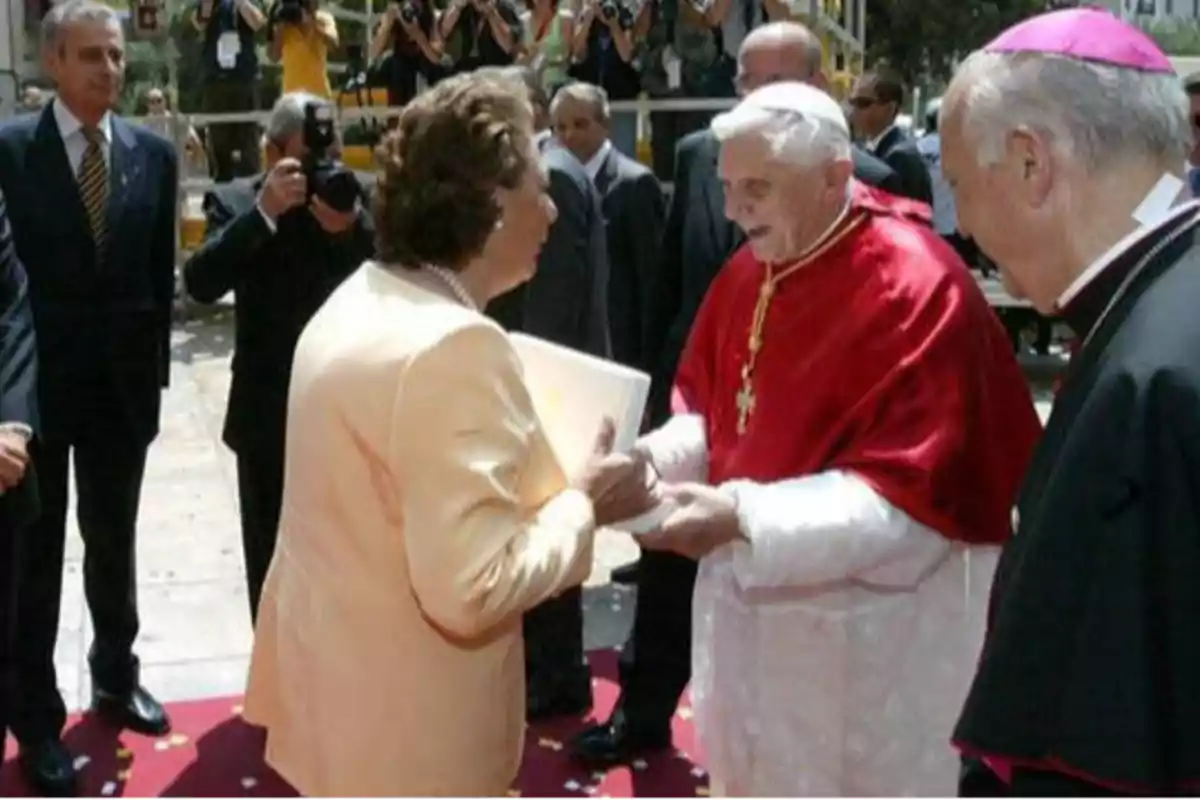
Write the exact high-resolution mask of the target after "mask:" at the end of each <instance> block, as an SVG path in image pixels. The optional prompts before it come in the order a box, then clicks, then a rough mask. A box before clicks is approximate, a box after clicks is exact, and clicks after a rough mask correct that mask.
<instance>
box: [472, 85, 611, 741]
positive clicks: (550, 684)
mask: <svg viewBox="0 0 1200 800" xmlns="http://www.w3.org/2000/svg"><path fill="white" fill-rule="evenodd" d="M492 69H496V70H497V71H498V72H499V73H500V74H503V75H505V76H507V77H509V78H516V79H517V80H520V81H524V83H525V85H526V87H527V88H528V89H529V94H530V97H531V98H532V99H533V105H534V114H535V118H536V121H535V125H536V127H537V130H538V132H539V133H538V146H539V147H540V148H541V151H542V165H543V166H544V167H545V169H546V174H547V176H548V178H549V180H550V198H551V199H552V200H553V201H554V205H555V207H556V208H557V209H558V217H557V219H556V220H555V222H554V224H553V225H552V226H551V227H550V236H549V238H548V239H547V240H546V244H545V245H544V246H543V247H542V252H541V255H540V256H539V257H538V268H537V272H536V273H535V274H534V276H533V278H531V279H530V280H529V282H528V283H526V284H525V285H524V286H521V287H519V288H517V289H515V290H513V291H512V292H509V293H508V294H507V295H504V296H502V297H499V298H497V299H496V300H495V301H493V302H492V304H491V305H489V306H488V314H489V315H491V316H492V317H493V318H494V319H496V320H497V321H499V322H500V324H502V325H504V326H505V328H506V329H508V330H516V331H524V332H525V333H528V334H530V335H533V336H537V337H538V338H541V339H546V340H547V341H551V342H554V343H556V344H560V345H563V346H565V347H570V348H573V349H575V350H579V351H581V352H584V353H590V354H591V355H594V356H599V357H600V358H609V357H611V355H612V343H611V339H610V336H609V326H608V283H609V266H608V253H607V244H606V242H605V234H604V214H603V210H602V207H601V200H600V195H599V194H598V193H597V192H596V187H595V186H593V185H592V181H591V179H590V178H589V177H588V174H587V172H586V171H585V170H584V168H583V166H582V165H581V164H580V163H579V162H578V161H577V160H576V159H575V157H574V156H573V155H571V153H570V152H568V151H567V150H566V149H565V148H563V147H562V146H561V145H560V144H558V143H557V142H555V141H554V140H553V139H552V137H551V135H550V130H549V103H548V100H547V98H546V94H545V92H544V91H543V89H542V87H541V83H540V81H538V79H537V75H536V73H534V71H533V70H532V69H529V68H528V67H515V66H514V67H501V68H492ZM582 602H583V592H582V590H581V589H579V588H575V589H571V590H569V591H567V592H564V593H563V594H561V595H559V596H558V597H555V598H552V599H550V600H547V601H546V602H544V603H542V604H541V605H539V606H538V607H537V608H535V609H533V610H532V611H530V612H529V613H527V614H526V615H525V621H524V628H525V675H526V684H527V691H526V700H525V706H526V715H527V716H528V718H529V719H531V720H537V719H544V718H546V717H553V716H560V715H564V714H577V713H582V712H583V711H586V710H587V709H588V707H590V706H591V700H592V685H591V675H590V672H589V671H588V668H587V661H586V659H585V657H584V652H583V607H582Z"/></svg>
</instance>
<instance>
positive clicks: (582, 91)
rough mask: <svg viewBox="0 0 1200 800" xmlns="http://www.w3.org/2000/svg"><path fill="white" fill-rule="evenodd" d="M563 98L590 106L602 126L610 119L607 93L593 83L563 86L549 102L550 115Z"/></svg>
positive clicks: (610, 113)
mask: <svg viewBox="0 0 1200 800" xmlns="http://www.w3.org/2000/svg"><path fill="white" fill-rule="evenodd" d="M564 97H566V98H569V99H571V100H578V101H579V102H581V103H586V104H587V105H589V106H591V109H592V112H593V113H594V114H595V115H596V119H597V120H599V121H600V123H601V124H603V125H607V124H608V121H609V119H610V118H611V117H612V111H611V109H610V108H609V105H608V92H606V91H604V89H603V88H602V87H600V86H597V85H596V84H594V83H585V82H583V81H577V82H575V83H568V84H567V85H565V86H563V87H562V88H561V89H559V90H558V91H557V92H555V93H554V99H553V100H551V101H550V113H551V114H553V113H554V110H555V109H556V108H558V105H559V103H561V102H562V98H564Z"/></svg>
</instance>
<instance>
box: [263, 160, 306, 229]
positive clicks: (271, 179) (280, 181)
mask: <svg viewBox="0 0 1200 800" xmlns="http://www.w3.org/2000/svg"><path fill="white" fill-rule="evenodd" d="M307 198H308V180H307V179H306V178H305V177H304V170H303V169H302V168H301V166H300V162H299V161H297V160H296V159H294V158H281V159H280V160H279V162H278V163H277V164H276V165H275V166H274V167H272V168H271V172H270V173H269V174H268V175H267V179H266V181H265V182H264V183H263V187H262V191H261V192H260V193H259V195H258V206H259V208H261V209H262V211H263V213H264V214H266V215H267V216H268V217H270V218H271V221H272V222H278V221H279V218H280V217H281V216H282V215H283V214H285V213H286V212H288V211H290V210H292V209H293V208H296V207H297V206H300V205H303V204H304V201H305V200H306V199H307Z"/></svg>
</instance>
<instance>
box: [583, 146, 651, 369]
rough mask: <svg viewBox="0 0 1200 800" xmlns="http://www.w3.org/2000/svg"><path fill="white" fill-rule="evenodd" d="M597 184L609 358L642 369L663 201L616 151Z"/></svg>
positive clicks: (640, 169)
mask: <svg viewBox="0 0 1200 800" xmlns="http://www.w3.org/2000/svg"><path fill="white" fill-rule="evenodd" d="M595 183H596V190H597V191H598V192H599V193H600V197H601V201H602V208H603V210H604V224H605V230H606V232H607V234H608V238H607V242H608V269H609V276H608V326H609V333H610V334H611V335H612V351H613V358H615V359H616V360H617V361H619V362H621V363H622V364H627V365H629V366H632V367H640V366H641V365H642V363H643V361H645V355H644V354H643V352H642V337H643V335H644V332H645V327H646V313H647V310H648V308H649V305H650V293H651V291H652V290H653V288H654V274H655V271H656V270H657V269H658V246H659V242H660V239H661V237H662V228H663V221H664V218H665V216H666V211H667V209H666V198H665V197H664V196H663V190H662V186H661V185H659V182H658V179H657V178H655V177H654V173H653V172H651V171H650V170H649V169H648V168H647V167H646V166H644V165H643V164H641V163H639V162H637V161H634V160H633V159H632V158H630V157H629V156H626V155H625V154H623V153H621V152H620V151H619V150H617V149H616V148H615V147H614V148H610V149H609V151H608V155H607V156H606V157H605V158H604V162H603V163H602V164H601V165H600V171H599V172H598V173H596V181H595Z"/></svg>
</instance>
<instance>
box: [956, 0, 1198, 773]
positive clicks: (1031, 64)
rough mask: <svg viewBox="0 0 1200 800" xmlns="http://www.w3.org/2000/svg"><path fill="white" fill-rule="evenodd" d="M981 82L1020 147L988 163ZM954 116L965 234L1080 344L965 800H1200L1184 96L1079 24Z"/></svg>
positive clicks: (1027, 491) (1012, 545)
mask: <svg viewBox="0 0 1200 800" xmlns="http://www.w3.org/2000/svg"><path fill="white" fill-rule="evenodd" d="M986 81H990V82H992V83H993V85H996V86H999V87H1000V89H1001V92H1000V93H999V94H993V95H991V97H994V98H996V100H995V102H996V103H997V104H998V105H996V107H995V109H994V110H1001V111H1003V112H1005V113H1004V114H1002V116H1003V117H1004V119H1005V122H1004V123H1003V124H1004V125H1006V126H1008V127H1007V128H1005V129H1004V130H993V131H990V132H989V133H990V135H992V136H994V137H1000V138H999V139H997V140H998V141H1000V142H1002V147H1000V148H999V149H998V150H997V149H995V148H993V149H991V154H992V155H997V154H998V158H996V159H991V163H988V161H987V159H986V156H982V157H981V150H984V149H985V148H982V147H981V144H980V143H981V142H982V141H983V139H982V138H981V137H982V136H983V134H979V133H978V131H977V130H972V129H971V127H970V125H969V124H964V123H966V122H967V120H968V118H969V116H970V115H971V114H974V113H977V112H978V111H979V109H978V108H974V109H972V108H971V105H972V103H973V102H974V103H979V102H981V101H980V100H979V98H981V97H987V96H988V95H987V93H986V92H984V93H980V92H973V91H971V89H973V88H975V87H976V86H978V85H979V84H980V83H981V82H986ZM983 102H988V101H983ZM943 108H944V111H943V120H942V126H941V129H942V148H943V150H942V165H943V169H944V170H946V172H947V175H948V177H949V179H950V181H951V182H952V184H957V189H958V193H957V198H956V199H957V201H958V212H959V217H960V223H961V226H962V228H963V232H964V233H965V234H967V235H972V236H974V237H975V238H976V241H978V242H979V244H980V246H981V247H982V248H983V249H984V250H985V251H987V252H988V254H989V255H990V256H991V257H992V258H993V259H994V260H995V261H996V262H997V263H998V265H999V266H1000V267H1001V270H1002V272H1003V273H1004V276H1005V279H1006V282H1007V283H1008V284H1009V285H1010V286H1011V287H1013V288H1014V289H1015V290H1017V291H1018V292H1021V293H1023V294H1025V295H1026V296H1027V297H1028V298H1029V299H1030V300H1031V301H1032V302H1033V303H1034V305H1035V306H1037V307H1038V309H1039V310H1040V311H1042V312H1043V313H1046V312H1057V313H1058V314H1060V315H1061V317H1062V319H1063V320H1065V322H1066V323H1067V324H1068V325H1069V326H1070V327H1071V328H1072V330H1073V331H1074V332H1075V334H1076V335H1077V336H1078V337H1079V339H1080V341H1081V342H1082V347H1081V348H1080V349H1079V351H1078V352H1077V353H1076V355H1075V356H1074V358H1073V359H1072V361H1071V363H1070V365H1069V368H1068V373H1067V375H1066V377H1065V380H1064V382H1063V385H1062V388H1061V390H1060V392H1059V394H1058V396H1057V398H1056V401H1055V405H1054V409H1053V413H1052V414H1051V416H1050V419H1049V422H1048V424H1047V428H1046V430H1045V433H1044V435H1043V439H1042V442H1041V444H1040V447H1039V449H1038V451H1037V453H1036V454H1035V456H1034V459H1033V461H1032V464H1031V467H1030V469H1029V472H1028V474H1027V475H1026V478H1025V481H1024V484H1023V487H1022V490H1021V492H1020V495H1019V498H1018V501H1017V503H1016V506H1015V507H1014V509H1013V511H1012V525H1013V534H1014V536H1013V538H1012V540H1011V541H1010V542H1009V543H1008V544H1007V545H1006V546H1005V549H1004V553H1003V556H1002V558H1001V561H1000V564H999V566H998V568H997V572H996V576H995V581H994V585H993V590H992V598H991V609H990V621H989V630H988V634H987V637H986V640H985V644H984V648H983V653H982V657H981V659H980V663H979V667H978V671H977V674H976V676H975V679H974V682H973V685H972V687H971V689H970V692H969V694H968V697H967V698H966V703H965V706H964V708H963V711H962V715H961V718H960V720H959V722H958V725H957V728H956V730H955V732H954V740H955V744H956V745H957V746H958V748H959V749H960V751H961V752H962V753H963V754H964V757H965V768H964V772H963V780H962V781H961V783H960V791H961V793H962V794H964V795H971V794H977V795H978V794H988V795H996V794H1010V795H1013V796H1072V795H1073V796H1097V795H1112V794H1151V795H1160V796H1161V795H1172V794H1194V793H1196V791H1197V790H1200V204H1197V202H1196V201H1194V200H1191V199H1190V193H1189V192H1187V191H1186V186H1185V184H1184V163H1185V161H1184V159H1185V156H1186V153H1187V152H1188V150H1189V148H1190V136H1191V133H1190V124H1189V116H1188V112H1187V100H1186V98H1185V96H1184V92H1183V88H1182V86H1181V85H1179V83H1178V81H1177V79H1176V78H1175V76H1174V74H1173V71H1172V68H1171V65H1170V62H1169V61H1168V60H1167V59H1166V57H1165V56H1164V55H1163V54H1162V52H1161V51H1160V50H1159V49H1158V48H1157V47H1156V46H1155V45H1154V44H1153V43H1152V42H1151V41H1150V40H1149V39H1148V38H1147V37H1146V36H1144V35H1143V34H1142V33H1141V32H1140V31H1137V30H1135V29H1134V28H1132V27H1130V26H1128V25H1126V24H1125V23H1124V22H1122V21H1120V20H1118V19H1117V18H1116V17H1113V16H1112V15H1111V14H1109V13H1108V12H1105V11H1100V10H1096V9H1071V10H1067V11H1058V12H1051V13H1048V14H1045V15H1042V16H1039V17H1035V18H1033V19H1031V20H1028V21H1026V22H1023V23H1020V24H1018V25H1017V26H1015V27H1014V28H1012V29H1010V30H1009V31H1007V32H1005V33H1004V34H1002V35H1001V36H1000V37H999V38H998V39H996V40H995V41H994V42H993V43H992V44H990V45H989V46H987V47H985V48H984V51H983V52H981V53H977V54H975V55H973V56H972V57H971V58H970V59H968V60H967V61H966V62H965V63H964V64H963V66H962V67H961V68H960V71H959V73H958V75H957V76H956V77H955V80H954V82H953V84H952V85H951V87H950V91H949V92H948V93H947V100H946V103H945V104H944V106H943ZM1081 112H1082V113H1081ZM977 119H978V118H977ZM1117 130H1126V131H1128V132H1129V133H1130V136H1128V137H1125V138H1120V137H1116V136H1114V135H1113V132H1114V131H1117ZM994 141H995V140H994ZM981 161H982V162H983V163H981ZM985 185H986V186H987V187H989V189H990V191H988V192H981V191H979V189H980V188H982V187H984V186H985ZM1001 208H1003V210H1004V213H1003V214H997V213H995V212H996V211H997V210H998V209H1001ZM1014 231H1020V232H1021V236H1020V237H1014V235H1013V232H1014Z"/></svg>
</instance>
